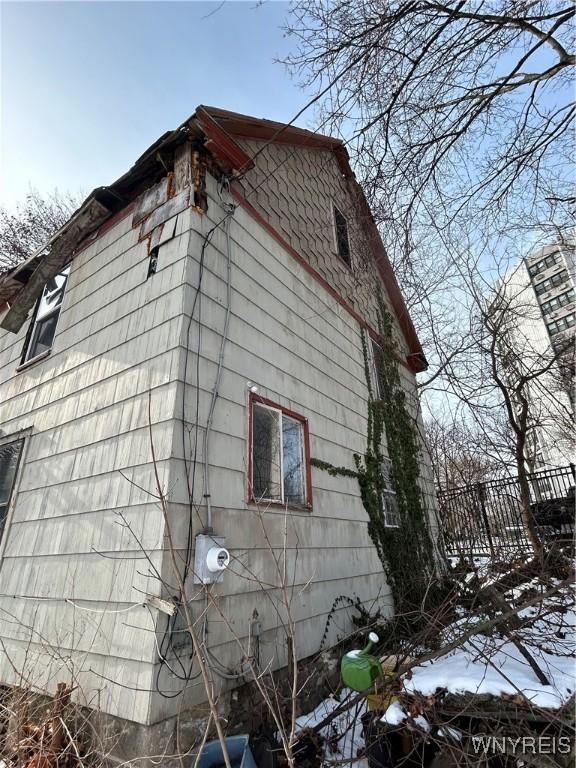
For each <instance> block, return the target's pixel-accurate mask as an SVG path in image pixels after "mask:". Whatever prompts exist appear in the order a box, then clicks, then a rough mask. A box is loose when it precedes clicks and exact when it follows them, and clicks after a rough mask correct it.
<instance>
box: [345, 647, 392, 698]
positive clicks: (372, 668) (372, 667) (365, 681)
mask: <svg viewBox="0 0 576 768" xmlns="http://www.w3.org/2000/svg"><path fill="white" fill-rule="evenodd" d="M378 639H379V638H378V635H377V634H376V633H375V632H370V634H369V635H368V643H367V645H366V647H365V648H363V649H362V650H361V651H360V650H356V651H349V652H348V653H346V654H345V655H344V656H343V657H342V661H341V662H340V674H341V675H342V680H343V682H344V684H345V685H346V686H347V687H348V688H352V690H353V691H357V692H358V693H364V691H368V690H369V689H370V688H372V687H373V686H374V683H375V682H376V680H382V679H383V677H384V673H383V671H382V665H381V664H380V662H379V661H378V659H377V658H376V657H375V656H372V654H371V653H370V651H371V650H372V648H373V647H374V645H375V644H376V643H377V642H378Z"/></svg>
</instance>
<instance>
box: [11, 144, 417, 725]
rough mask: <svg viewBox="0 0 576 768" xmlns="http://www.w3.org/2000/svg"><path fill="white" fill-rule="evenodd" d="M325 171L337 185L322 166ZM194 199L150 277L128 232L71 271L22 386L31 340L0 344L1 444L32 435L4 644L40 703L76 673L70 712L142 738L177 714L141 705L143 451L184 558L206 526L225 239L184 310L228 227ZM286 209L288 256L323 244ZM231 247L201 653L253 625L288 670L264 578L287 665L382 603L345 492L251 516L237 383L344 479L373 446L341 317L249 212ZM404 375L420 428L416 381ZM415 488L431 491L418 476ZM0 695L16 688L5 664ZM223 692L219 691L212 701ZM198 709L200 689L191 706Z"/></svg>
mask: <svg viewBox="0 0 576 768" xmlns="http://www.w3.org/2000/svg"><path fill="white" fill-rule="evenodd" d="M314 163H316V164H317V158H315V159H314ZM313 166H314V167H316V166H315V165H314V164H313ZM291 172H292V171H290V173H291ZM330 173H334V174H336V176H337V175H338V171H337V168H336V167H332V169H331V171H330ZM295 183H296V182H295ZM307 184H312V186H313V187H314V184H316V182H311V181H310V179H309V178H307V177H305V176H301V177H299V178H298V179H297V185H300V186H302V189H303V190H304V189H305V188H307V187H306V185H307ZM279 185H280V186H279V190H280V191H279V192H277V191H275V190H274V189H269V190H267V194H269V195H270V199H273V197H274V195H277V196H279V195H280V193H282V194H284V192H285V191H286V190H284V186H286V189H288V186H287V184H286V182H285V181H284V182H282V180H280V181H279ZM283 185H284V186H283ZM316 186H317V187H318V189H319V190H320V191H321V194H322V195H323V197H322V200H323V201H324V202H323V203H322V205H327V203H326V200H327V198H326V197H325V194H327V192H326V190H327V189H328V188H330V189H331V190H332V192H333V193H334V194H335V193H336V191H338V190H339V192H338V194H349V192H348V191H347V190H346V189H345V187H343V186H342V185H341V183H340V181H337V182H334V180H333V179H332V181H330V182H329V183H328V186H327V187H326V186H324V187H322V185H321V184H320V185H318V184H317V185H316ZM322 190H323V191H322ZM208 192H209V210H208V213H207V214H206V215H200V214H198V213H197V212H195V211H192V210H188V211H185V212H183V213H181V214H179V215H178V217H177V224H176V230H175V237H174V238H173V239H171V240H169V241H168V242H167V243H166V244H165V245H163V246H162V247H161V248H160V251H159V258H158V272H157V273H156V274H155V275H153V276H152V277H151V278H150V279H147V277H146V276H147V270H148V252H147V245H146V243H144V242H142V243H139V242H138V236H137V228H136V229H135V228H133V227H132V219H131V215H126V216H124V217H123V218H120V219H119V220H118V221H117V222H116V223H115V224H114V225H113V226H111V227H110V228H109V229H107V230H106V231H105V232H104V233H103V234H102V235H101V236H100V237H98V238H96V239H95V240H93V241H92V242H91V243H90V244H89V245H88V246H87V247H86V248H84V250H82V251H81V252H80V253H79V254H78V255H77V256H76V258H75V259H74V261H73V263H72V268H71V273H70V278H69V283H68V286H67V290H66V294H65V297H64V303H63V307H62V312H61V316H60V319H59V323H58V329H57V333H56V337H55V342H54V347H53V349H52V352H51V354H50V355H49V356H48V357H47V358H45V359H44V360H42V361H40V362H38V363H36V364H34V365H32V366H31V367H30V368H27V369H24V370H21V371H17V370H16V369H17V367H18V364H19V360H20V356H21V352H22V345H23V342H24V337H25V334H26V330H27V327H26V324H25V325H24V327H23V328H22V329H21V330H20V332H19V333H18V334H15V335H14V334H9V333H6V332H0V427H1V428H2V430H3V434H7V435H9V434H11V433H17V432H18V430H21V429H28V430H31V434H30V436H29V437H28V438H27V444H26V454H25V458H24V462H23V466H22V470H21V472H20V476H19V478H18V484H17V492H16V493H15V495H14V499H13V503H12V507H11V510H10V520H9V524H8V526H7V529H6V533H5V536H4V542H3V547H4V550H3V556H2V559H1V560H0V636H1V637H2V638H3V639H4V642H5V643H6V647H7V649H8V650H9V652H10V654H11V658H12V660H13V661H14V660H16V664H22V665H23V666H27V668H30V669H31V668H32V667H30V660H31V659H34V660H35V662H36V663H37V666H38V661H39V660H41V659H44V660H46V659H49V661H45V662H44V663H43V665H42V664H40V665H39V666H40V671H39V673H38V674H39V678H38V680H39V682H38V683H37V684H38V685H40V686H42V685H44V686H46V687H47V688H50V687H52V688H53V687H54V685H55V682H56V681H58V680H59V679H60V678H59V677H58V675H59V674H61V672H60V670H62V669H64V668H66V665H67V664H73V665H74V674H75V676H76V678H77V680H78V684H79V688H78V694H77V695H78V697H79V700H82V701H83V702H85V703H90V701H91V698H90V697H91V696H92V697H93V696H94V692H95V691H98V702H99V705H100V706H101V707H102V708H103V709H104V711H107V712H109V713H111V714H113V715H118V716H121V717H125V718H128V719H130V720H135V721H138V722H141V723H151V722H157V721H159V720H161V719H162V718H164V717H168V716H170V715H172V714H174V713H175V712H176V711H177V709H178V707H179V706H180V703H179V700H178V699H165V698H163V697H161V696H160V695H159V693H158V692H156V691H155V684H156V683H155V681H156V676H157V674H158V673H159V685H160V687H161V689H162V690H163V691H165V692H169V691H173V690H174V689H175V686H176V685H177V681H175V679H174V678H173V677H171V676H170V673H169V672H167V671H166V669H163V670H159V668H158V655H157V640H158V639H162V637H163V632H164V629H165V626H166V617H165V616H164V615H161V616H160V615H158V613H157V612H156V610H155V609H151V611H149V610H148V609H147V608H145V607H143V603H144V601H145V595H146V594H147V593H148V594H156V595H158V594H162V595H163V596H167V595H166V593H165V592H163V591H162V588H161V585H160V583H159V581H158V579H156V578H155V576H154V573H153V571H154V569H156V570H157V571H158V572H161V573H162V574H163V576H164V578H165V579H166V580H167V581H171V582H172V583H173V577H172V576H171V564H170V558H169V556H168V553H167V551H166V537H165V533H166V531H165V521H164V516H163V511H162V509H161V505H160V504H158V499H157V496H158V487H157V483H156V476H155V472H154V466H153V464H152V453H151V444H150V441H151V439H152V442H153V446H154V452H155V455H156V459H157V466H156V469H157V472H158V476H159V481H160V487H161V490H162V493H163V494H165V497H166V505H165V511H166V513H167V515H168V520H169V524H170V531H171V534H172V538H173V541H174V545H175V547H176V549H177V551H178V554H179V555H182V556H184V555H185V549H186V543H187V539H188V535H189V528H190V515H191V514H192V529H193V533H194V534H196V533H198V532H200V531H201V530H202V524H201V522H200V520H201V519H202V518H205V499H204V498H203V493H204V487H203V470H204V466H203V462H204V456H203V437H204V430H205V425H206V419H207V413H208V409H209V406H210V401H211V397H212V391H213V387H214V384H215V377H216V372H217V364H218V355H219V348H220V341H221V334H222V330H223V327H224V322H225V316H226V302H227V291H226V276H227V269H226V252H227V251H226V249H227V243H228V239H227V237H226V235H225V232H224V231H223V228H222V227H220V228H218V229H217V230H216V231H215V232H214V234H213V237H212V239H211V242H210V244H209V245H208V246H207V247H206V248H205V253H204V265H203V273H202V290H201V301H200V302H199V304H198V305H197V308H198V307H201V319H200V322H198V315H197V314H196V316H195V318H194V320H193V321H192V322H190V320H189V313H190V311H191V307H192V305H193V302H194V300H195V296H196V294H197V291H198V282H199V275H200V266H199V265H200V255H201V252H202V245H203V238H204V236H205V235H206V234H207V233H208V232H209V231H210V230H211V229H212V227H213V226H214V224H215V223H217V222H219V221H220V220H221V219H222V211H221V209H220V208H219V203H218V196H217V194H216V187H215V182H214V180H213V179H211V178H208ZM308 193H309V188H308ZM308 193H307V194H308ZM303 194H304V193H303ZM319 194H320V192H319ZM273 202H274V200H273ZM276 204H277V206H279V205H280V198H279V197H278V201H276ZM340 204H341V205H343V206H344V203H342V202H341V203H340ZM291 206H292V207H291V208H289V210H291V211H292V214H293V215H294V216H295V217H296V219H295V220H297V221H298V222H300V228H301V229H300V231H301V234H300V235H299V237H300V240H299V243H300V245H301V246H302V249H303V251H305V250H306V248H307V247H308V246H309V245H310V243H311V242H312V240H313V239H314V238H320V239H319V240H317V243H316V244H317V245H318V243H319V242H320V241H322V242H323V243H324V246H325V245H326V237H328V236H329V234H330V232H331V222H329V223H327V222H326V221H325V220H324V219H325V217H324V214H323V213H322V211H321V209H320V208H318V205H314V206H311V209H310V219H309V220H305V216H304V214H303V211H302V207H301V206H299V205H298V206H296V207H294V205H293V204H292V203H291ZM274 217H276V219H277V220H278V223H279V226H280V229H282V228H283V227H284V229H282V231H283V233H284V235H286V234H291V236H292V235H294V237H297V235H296V234H294V232H292V233H287V232H286V229H285V224H286V222H285V219H284V218H282V217H280V216H279V215H277V214H274V213H273V211H272V208H270V220H271V221H272V223H274V222H273V219H274ZM323 217H324V218H323ZM353 227H356V224H354V223H353ZM356 229H357V227H356ZM304 232H305V233H307V234H302V233H304ZM311 238H312V239H311ZM291 242H292V244H293V245H294V242H295V240H291ZM230 244H231V260H232V300H231V313H230V326H229V334H228V339H227V342H226V346H225V354H224V364H223V371H222V378H221V382H220V386H219V398H218V401H217V405H216V410H215V413H214V420H213V424H212V431H211V435H210V452H209V455H208V457H207V459H208V466H209V471H210V482H211V501H212V506H213V520H212V524H213V528H214V531H215V532H216V533H217V534H219V535H222V536H225V537H226V545H227V547H228V548H229V549H230V552H231V555H232V564H231V567H230V569H229V571H228V572H227V573H226V574H225V576H224V581H223V582H222V583H221V584H218V585H215V586H214V587H213V588H212V596H213V598H214V601H215V605H217V606H219V609H218V610H221V611H222V612H223V613H224V615H225V616H226V621H222V620H221V617H220V616H219V614H218V610H217V609H216V607H215V605H214V604H213V603H210V606H209V609H208V625H207V629H208V642H209V647H210V649H211V652H213V653H214V655H215V656H216V657H218V658H219V659H220V660H221V661H222V663H225V664H226V665H227V666H229V667H230V668H236V667H237V665H238V663H239V660H240V658H241V656H242V651H241V649H240V648H239V646H238V643H237V642H236V641H235V640H234V638H233V636H232V634H231V632H232V630H233V631H234V632H235V634H236V635H237V637H238V638H239V639H240V641H241V643H245V642H246V639H247V636H248V629H249V622H250V619H251V617H252V614H253V611H254V610H255V609H256V610H257V611H258V614H259V618H260V621H261V622H262V629H263V634H262V638H261V648H260V650H261V661H262V663H266V664H267V663H270V664H271V665H272V667H274V668H277V667H279V666H281V665H282V664H284V663H285V662H286V655H285V654H286V637H285V635H286V629H285V622H286V619H287V613H286V606H285V605H283V604H282V596H283V594H284V592H283V590H282V589H281V587H282V583H281V582H282V578H281V573H282V569H280V570H279V568H278V565H277V564H278V562H280V561H283V558H285V560H286V572H287V573H288V574H289V575H290V576H289V578H290V584H291V585H292V586H293V587H294V589H293V590H292V593H291V594H292V601H291V608H290V609H291V616H292V619H293V621H294V622H295V624H296V628H297V649H298V654H299V656H300V657H305V656H308V655H310V654H312V653H316V652H317V651H318V650H319V644H320V641H321V639H322V636H323V634H324V629H325V626H326V622H327V620H328V617H329V616H330V615H331V612H332V609H333V608H334V611H333V620H332V624H331V627H330V629H329V632H328V634H327V637H326V641H327V642H328V643H330V642H335V641H336V639H337V638H338V637H340V636H343V635H344V634H346V633H347V632H349V631H350V629H351V628H352V622H351V615H352V613H353V609H352V608H350V606H348V605H347V604H346V602H345V601H344V602H342V601H340V602H335V601H337V599H338V598H340V597H341V596H343V595H344V596H347V597H348V598H350V599H353V600H356V599H358V600H359V601H360V603H361V604H362V605H364V606H365V608H366V609H367V610H372V611H376V610H380V611H381V612H382V613H383V614H386V613H389V612H390V611H391V610H392V604H391V598H390V592H389V588H388V586H387V585H386V581H385V578H384V575H383V571H382V566H381V563H380V561H379V559H378V556H377V554H376V551H375V549H374V547H373V545H372V542H371V540H370V538H369V536H368V533H367V517H366V513H365V510H364V508H363V506H362V503H361V499H360V494H359V489H358V483H357V481H356V480H355V479H354V478H349V477H332V476H330V475H328V474H327V473H325V472H323V471H320V470H317V469H313V470H312V486H313V506H312V509H311V510H291V511H288V512H287V511H286V510H283V509H282V508H280V507H278V506H269V507H266V506H265V505H264V506H262V505H260V506H259V507H257V506H255V505H253V504H250V503H248V502H247V491H248V483H247V475H246V469H247V465H248V415H249V414H248V390H249V387H248V384H247V383H248V382H252V383H254V384H255V385H256V386H257V387H258V392H259V394H260V395H261V396H263V397H266V398H268V399H270V400H273V401H275V402H277V403H279V404H281V405H283V406H285V407H287V408H290V409H291V410H294V411H296V412H297V413H299V414H301V415H302V416H303V417H306V418H307V419H308V424H309V430H310V448H311V455H312V456H313V457H315V458H318V459H322V460H324V461H328V462H330V463H332V464H334V465H337V466H344V467H349V468H350V469H353V468H354V460H353V454H354V453H355V452H356V453H360V454H361V453H363V451H364V450H365V447H366V426H367V410H366V408H367V386H366V382H365V376H364V362H363V356H362V349H361V340H360V328H359V326H358V323H357V321H356V320H355V318H354V317H352V316H351V315H350V314H349V312H348V311H347V310H346V309H345V308H344V307H342V306H341V304H340V303H338V302H337V301H336V300H335V298H334V296H333V295H331V294H330V292H329V291H327V290H326V289H325V287H323V285H321V284H320V283H319V282H318V281H317V280H316V279H315V278H314V277H313V276H312V275H311V274H310V273H309V272H308V271H307V270H305V269H304V268H303V266H302V264H300V263H299V262H298V261H297V260H296V259H295V258H294V257H293V256H292V255H291V254H290V253H288V252H287V251H286V250H285V249H284V248H283V247H282V246H281V245H280V244H279V243H278V241H277V240H276V239H274V238H273V237H272V236H271V234H270V233H269V232H267V231H266V230H265V229H264V228H263V227H262V226H261V225H260V224H259V223H258V222H256V221H255V220H254V219H253V218H252V217H251V216H250V215H249V214H248V213H247V212H246V210H245V209H243V208H242V207H237V209H236V211H235V213H234V216H233V217H232V220H231V222H230ZM324 246H323V247H324ZM294 247H297V246H296V245H294ZM314 247H315V250H314V254H313V257H311V261H312V262H313V266H314V268H315V269H318V271H319V272H320V273H321V274H322V275H323V277H324V279H326V280H328V282H331V283H332V284H333V285H335V286H336V287H337V288H338V289H339V290H341V291H342V293H343V294H344V295H345V296H346V298H347V300H349V301H350V300H352V299H353V297H352V296H351V294H350V291H352V289H353V288H354V286H356V288H358V289H359V290H360V289H361V291H363V292H364V293H365V292H366V284H365V283H366V281H365V282H364V283H362V285H361V282H362V281H360V282H357V281H356V282H355V279H354V278H353V277H352V274H351V273H350V272H349V270H348V272H346V271H344V272H343V271H342V270H343V267H342V265H341V264H339V263H338V264H336V266H334V265H332V266H330V264H329V263H328V262H329V261H330V259H332V258H333V257H334V254H333V253H332V254H330V253H329V252H327V251H326V249H325V248H324V250H322V248H320V246H318V247H316V246H314ZM321 260H323V261H322V264H321V263H320V261H321ZM358 266H359V267H360V266H361V265H358ZM346 269H347V268H346ZM360 272H361V273H362V270H360ZM370 274H371V275H373V273H372V272H371V273H370ZM367 279H368V278H367ZM342 280H343V281H344V282H342ZM363 295H364V294H363ZM385 296H386V292H385ZM199 340H200V346H199V352H200V355H199V358H198V354H197V352H198V342H199ZM402 376H403V382H404V385H405V387H406V391H407V393H408V394H409V396H410V398H412V399H413V401H414V404H415V407H416V410H415V414H416V413H417V400H416V399H414V398H415V397H416V396H415V382H414V376H413V375H412V374H411V373H409V372H408V371H403V373H402ZM197 401H198V409H197V407H196V402H197ZM150 435H152V438H151V437H150ZM196 439H197V441H198V442H197V444H195V440H196ZM194 453H196V458H197V465H196V467H195V469H194V468H192V467H191V457H192V455H193V454H194ZM423 456H424V454H423ZM187 471H188V477H187V475H186V472H187ZM191 482H193V483H194V499H193V501H194V502H195V505H197V506H195V508H194V511H193V512H192V513H191V510H190V499H189V491H188V488H189V485H190V483H191ZM423 488H426V490H427V492H431V485H430V476H429V472H428V469H427V467H426V466H424V464H423ZM192 589H193V592H194V595H195V598H194V600H193V611H194V612H196V611H201V610H203V609H204V604H203V598H202V595H201V594H199V593H198V592H197V589H194V588H192ZM2 617H4V619H9V623H6V622H3V621H2ZM154 628H155V629H156V631H157V635H155V633H154V632H153V631H152V630H153V629H154ZM59 665H60V666H59ZM0 678H1V679H2V680H3V681H6V682H11V681H13V671H12V667H11V665H10V664H9V663H8V662H7V661H5V660H2V659H0ZM232 684H233V683H231V682H230V681H223V680H218V690H219V691H224V690H225V689H226V688H229V687H230V685H232ZM202 698H203V696H202V691H201V687H200V686H198V685H196V684H195V683H194V682H193V683H192V684H191V685H190V686H189V688H188V690H187V694H186V704H193V703H195V702H198V701H201V700H202Z"/></svg>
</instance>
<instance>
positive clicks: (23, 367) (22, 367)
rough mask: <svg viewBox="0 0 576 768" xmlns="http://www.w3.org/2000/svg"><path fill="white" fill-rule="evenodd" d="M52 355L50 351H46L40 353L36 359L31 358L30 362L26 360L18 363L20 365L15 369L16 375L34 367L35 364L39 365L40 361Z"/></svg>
mask: <svg viewBox="0 0 576 768" xmlns="http://www.w3.org/2000/svg"><path fill="white" fill-rule="evenodd" d="M51 353H52V350H51V349H47V350H46V351H45V352H42V353H41V354H39V355H36V357H31V358H30V360H26V361H25V362H24V363H20V365H19V366H18V367H17V368H16V373H20V371H25V370H26V369H27V368H31V367H32V366H33V365H36V363H39V362H40V361H41V360H45V359H46V358H47V357H49V355H50V354H51Z"/></svg>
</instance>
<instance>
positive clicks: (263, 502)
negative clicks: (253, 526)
mask: <svg viewBox="0 0 576 768" xmlns="http://www.w3.org/2000/svg"><path fill="white" fill-rule="evenodd" d="M246 503H247V504H249V505H250V506H251V507H260V508H264V509H266V508H268V507H272V508H273V509H287V510H288V511H289V512H312V504H285V503H284V502H283V501H274V500H273V499H258V500H256V499H255V498H253V497H252V498H250V499H247V501H246Z"/></svg>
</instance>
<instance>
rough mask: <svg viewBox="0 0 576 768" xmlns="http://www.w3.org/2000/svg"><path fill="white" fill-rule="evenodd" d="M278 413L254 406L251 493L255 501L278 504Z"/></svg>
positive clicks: (280, 497)
mask: <svg viewBox="0 0 576 768" xmlns="http://www.w3.org/2000/svg"><path fill="white" fill-rule="evenodd" d="M281 482H282V478H281V471H280V413H279V412H278V411H273V410H271V409H270V408H265V407H264V406H261V405H258V404H256V403H254V405H253V419H252V486H253V487H252V492H253V494H254V497H255V498H256V499H273V500H277V501H281V500H282V486H281Z"/></svg>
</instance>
